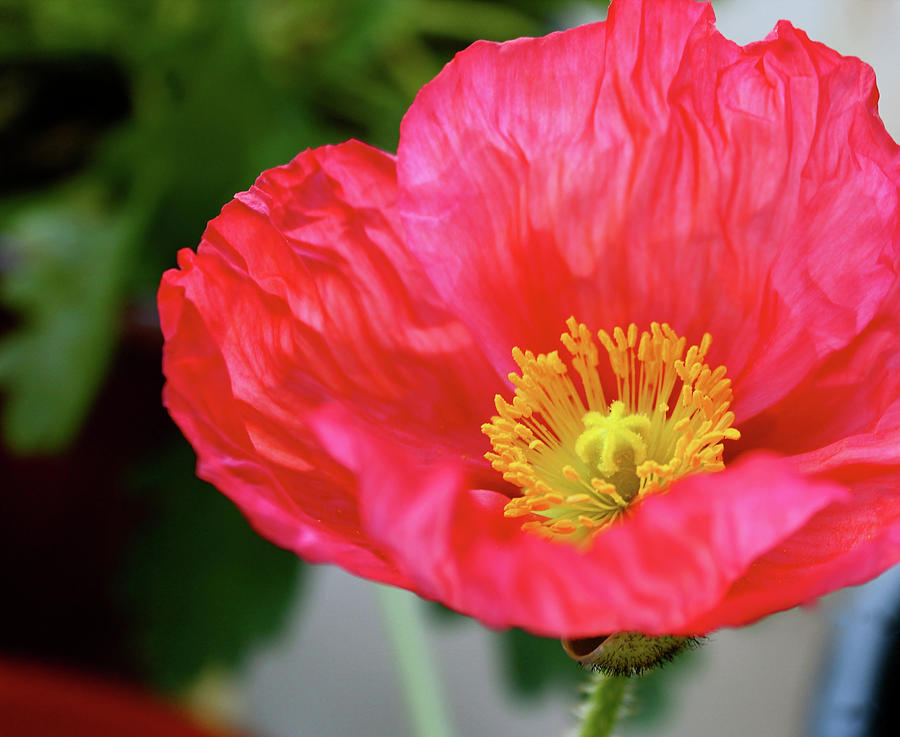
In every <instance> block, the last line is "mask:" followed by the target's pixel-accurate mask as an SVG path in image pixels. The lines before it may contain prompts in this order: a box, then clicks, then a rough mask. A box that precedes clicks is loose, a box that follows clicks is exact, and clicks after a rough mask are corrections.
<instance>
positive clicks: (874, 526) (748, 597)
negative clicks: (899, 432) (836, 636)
mask: <svg viewBox="0 0 900 737" xmlns="http://www.w3.org/2000/svg"><path fill="white" fill-rule="evenodd" d="M898 487H900V473H897V472H896V471H894V472H893V473H890V474H884V473H883V472H882V473H881V474H879V475H875V476H869V477H867V478H864V479H862V480H860V479H858V478H857V479H855V480H854V482H853V483H852V485H851V491H852V495H853V496H852V501H851V502H850V503H848V504H836V505H833V506H830V507H826V508H825V509H823V510H822V511H821V512H819V513H818V514H816V515H814V516H813V517H812V518H811V519H810V520H809V522H807V524H805V525H804V526H803V527H802V528H801V529H800V530H798V531H797V532H796V533H795V534H793V535H791V536H790V537H788V538H787V539H786V540H784V541H783V542H781V543H780V544H778V545H777V546H775V547H774V548H773V549H772V550H771V551H770V552H769V553H767V554H766V555H763V556H762V557H760V558H759V559H758V560H757V561H756V562H754V564H753V565H752V566H750V568H749V569H748V571H747V572H746V573H745V574H744V575H743V576H742V577H741V578H740V579H738V581H736V582H735V584H734V586H733V587H732V588H731V590H730V591H729V592H728V594H727V596H725V597H723V599H722V601H721V602H720V603H719V604H718V605H717V606H716V607H714V608H712V609H711V610H710V611H709V612H706V613H704V614H703V615H702V616H700V617H698V618H697V620H696V621H695V622H694V623H693V625H692V627H693V628H696V629H698V631H702V630H708V629H712V628H715V627H721V626H724V625H729V626H737V625H742V624H747V623H749V622H752V621H754V620H756V619H759V618H760V617H763V616H765V615H767V614H770V613H771V612H775V611H780V610H782V609H788V608H790V607H793V606H796V605H797V604H803V603H808V602H810V601H812V600H814V599H815V598H817V597H819V596H822V595H824V594H827V593H830V592H832V591H835V590H837V589H839V588H842V587H844V586H852V585H855V584H860V583H863V582H865V581H868V580H869V579H870V578H873V577H874V576H877V575H878V574H879V573H881V572H883V571H885V570H887V569H888V568H889V567H891V566H892V565H895V564H896V563H898V562H900V496H898V494H897V489H898Z"/></svg>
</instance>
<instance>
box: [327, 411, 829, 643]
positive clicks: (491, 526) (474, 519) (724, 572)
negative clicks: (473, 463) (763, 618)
mask: <svg viewBox="0 0 900 737" xmlns="http://www.w3.org/2000/svg"><path fill="white" fill-rule="evenodd" d="M316 427H317V431H318V433H319V434H320V437H321V439H322V442H323V443H325V444H326V445H327V447H328V448H329V449H330V451H331V452H332V454H333V455H334V457H335V459H336V460H338V461H339V462H341V463H345V464H347V465H348V466H350V467H351V468H352V470H353V471H355V472H356V473H357V474H358V476H359V483H360V489H361V499H362V506H361V514H362V520H363V525H364V527H365V530H366V532H367V534H368V535H370V536H371V537H372V538H373V539H374V540H377V541H379V542H380V543H381V544H382V545H383V546H384V547H385V549H386V550H389V551H390V555H391V556H392V559H393V561H394V564H395V565H396V566H397V568H398V569H399V570H401V571H403V572H404V574H405V575H407V576H408V577H409V578H410V580H411V581H412V582H413V584H414V589H415V590H416V591H418V592H419V593H420V594H422V595H423V596H426V597H429V598H434V599H438V600H440V601H442V602H444V603H445V604H447V605H449V606H451V607H453V608H455V609H458V610H459V611H461V612H463V613H465V614H469V615H472V616H474V617H477V618H478V619H480V620H481V621H482V622H484V623H485V624H488V625H490V626H497V627H503V626H510V625H515V626H521V627H524V628H526V629H529V630H531V631H533V632H536V633H540V634H546V635H555V636H560V635H566V636H585V635H595V634H598V633H607V632H617V631H621V630H640V631H643V632H647V633H660V634H661V633H672V632H679V631H682V630H684V629H685V628H687V627H689V625H690V622H691V621H692V620H693V619H695V618H696V617H697V616H698V615H700V614H702V613H703V612H705V611H707V610H708V609H710V608H712V607H714V606H715V605H716V603H717V602H718V601H719V600H720V599H721V597H722V596H723V595H724V594H725V592H726V591H727V590H728V589H729V587H730V586H731V584H732V583H733V582H734V581H735V580H736V579H738V578H739V577H740V576H741V575H742V574H744V573H745V571H746V570H747V569H748V567H749V566H750V565H751V563H752V562H753V561H754V560H756V559H757V558H758V557H759V556H761V555H763V554H765V553H766V552H768V551H769V550H770V549H772V548H773V546H776V545H778V544H780V543H781V542H782V541H784V540H785V539H787V538H789V537H790V535H791V534H792V533H794V532H795V531H796V530H797V529H799V528H800V527H802V526H803V525H804V524H805V523H806V522H807V521H808V520H809V518H810V517H811V516H812V515H814V514H815V513H816V512H818V511H819V510H821V509H823V508H824V507H826V506H827V505H829V504H832V503H834V502H836V501H839V500H842V499H845V498H846V496H847V494H846V491H845V490H844V489H843V488H842V487H841V486H839V485H837V484H834V483H830V482H822V481H814V480H810V479H807V478H804V477H802V476H801V475H799V474H798V473H797V472H796V471H794V470H793V468H792V466H791V464H790V463H789V462H787V461H785V460H783V459H779V458H776V457H773V456H771V455H766V454H758V455H755V456H754V457H750V458H746V459H743V460H742V461H740V462H738V463H736V464H735V465H734V466H733V467H732V468H730V469H728V470H727V471H725V472H723V473H721V474H716V475H701V476H695V477H690V478H688V479H686V480H684V481H681V482H679V483H678V484H677V485H676V486H675V487H674V488H673V489H672V491H671V492H670V493H668V494H666V495H661V496H655V497H651V498H649V499H647V500H646V502H644V503H643V504H642V505H641V506H640V507H639V508H638V509H636V510H635V511H634V513H633V514H632V515H631V516H630V517H628V518H627V520H625V521H623V522H622V523H620V524H617V525H614V526H613V527H611V528H610V529H608V530H606V531H605V532H603V533H602V534H600V535H599V536H598V537H597V539H596V541H595V544H594V545H593V547H592V548H591V550H589V551H588V552H586V553H583V552H580V551H578V550H576V549H575V548H573V547H571V546H569V545H566V544H560V543H554V542H548V541H546V540H543V539H541V538H539V537H537V536H535V535H532V534H530V533H526V532H523V531H522V530H521V520H513V519H507V518H505V517H504V516H503V506H504V504H505V503H506V501H507V498H506V497H504V496H502V495H501V494H498V493H497V492H492V491H485V490H470V489H468V488H466V483H465V481H466V479H465V474H464V472H463V469H462V468H461V467H460V466H459V465H458V464H454V463H451V462H447V463H444V464H441V465H438V466H436V467H430V468H423V467H422V466H421V465H420V464H418V463H417V462H416V460H415V459H414V458H411V457H409V455H408V454H407V453H406V452H404V451H403V450H402V449H401V448H399V447H397V446H394V445H390V444H389V443H387V442H385V441H384V440H383V439H380V438H377V437H374V436H370V435H368V434H366V433H365V432H360V431H359V429H357V428H355V427H354V425H353V422H352V421H349V420H348V419H347V418H346V416H344V415H343V413H342V411H340V410H335V409H333V408H332V409H326V410H323V412H322V413H321V414H320V415H318V416H317V419H316Z"/></svg>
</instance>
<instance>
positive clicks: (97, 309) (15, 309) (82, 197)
mask: <svg viewBox="0 0 900 737" xmlns="http://www.w3.org/2000/svg"><path fill="white" fill-rule="evenodd" d="M128 234H129V228H128V224H127V222H126V220H125V218H124V217H111V216H110V215H109V214H108V213H107V211H106V209H105V207H104V204H103V202H102V198H101V197H100V196H99V195H97V193H96V191H95V190H94V189H92V188H91V187H90V186H81V187H78V188H75V189H74V190H72V191H70V192H68V193H67V194H66V195H65V196H63V197H53V198H52V199H45V200H41V201H39V202H38V203H36V204H34V205H32V206H30V207H27V208H25V209H24V210H22V211H21V212H19V213H17V214H16V215H14V216H12V217H11V218H10V219H9V220H8V222H7V223H6V225H5V227H3V228H2V230H0V238H2V247H0V248H2V250H0V256H2V260H3V263H4V266H5V268H4V272H3V275H2V280H0V302H2V304H3V306H4V307H5V308H6V309H8V310H9V311H11V312H12V313H13V314H15V315H17V316H18V317H19V318H20V324H19V327H18V329H17V330H14V331H13V332H12V333H10V334H8V335H7V336H6V337H4V338H3V340H2V341H0V388H2V390H3V391H4V393H5V394H6V403H5V407H4V414H3V433H4V437H5V440H6V442H7V443H8V445H9V446H10V447H12V448H13V449H14V450H16V451H18V452H21V453H37V452H44V453H48V452H52V451H55V450H58V449H59V448H61V447H62V446H64V445H65V444H66V443H67V442H68V441H69V440H70V439H71V438H72V436H73V435H74V434H75V432H76V431H77V430H78V428H79V426H80V424H81V421H82V419H83V417H84V415H85V413H86V412H87V411H88V409H89V407H90V402H91V399H92V398H93V396H94V393H95V391H96V390H97V388H98V386H99V385H100V382H101V380H102V379H103V377H104V375H105V371H106V368H107V365H108V363H109V358H110V354H111V351H112V347H113V344H114V340H115V336H116V330H117V320H118V309H119V302H120V299H121V288H122V284H123V281H124V275H125V272H126V271H127V254H128V250H129V242H128V241H129V238H128Z"/></svg>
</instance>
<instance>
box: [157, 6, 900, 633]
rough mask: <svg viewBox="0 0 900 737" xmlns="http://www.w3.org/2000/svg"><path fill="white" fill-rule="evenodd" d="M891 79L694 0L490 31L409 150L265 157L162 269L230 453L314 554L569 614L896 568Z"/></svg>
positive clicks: (723, 610)
mask: <svg viewBox="0 0 900 737" xmlns="http://www.w3.org/2000/svg"><path fill="white" fill-rule="evenodd" d="M877 97H878V93H877V91H876V88H875V80H874V75H873V73H872V70H871V69H870V68H869V67H868V66H866V65H865V64H863V63H862V62H860V61H859V60H858V59H854V58H846V57H842V56H840V55H839V54H837V53H836V52H834V51H832V50H830V49H828V48H827V47H825V46H823V45H821V44H818V43H814V42H812V41H810V40H809V39H808V38H807V37H806V35H805V34H804V33H803V32H802V31H798V30H796V29H795V28H793V27H792V26H791V25H790V24H789V23H786V22H781V23H779V24H778V26H777V27H776V28H775V30H774V31H773V32H772V34H771V35H770V36H769V37H767V38H766V39H765V40H763V41H761V42H759V43H753V44H750V45H748V46H745V47H740V46H737V45H736V44H734V43H732V42H730V41H728V40H727V39H725V38H724V37H723V36H722V35H720V34H719V33H718V32H717V31H716V29H715V26H714V15H713V12H712V9H711V7H710V6H709V5H708V4H702V3H697V2H693V0H668V1H663V0H657V1H650V0H646V1H645V2H640V0H618V1H614V2H613V4H612V6H611V8H610V11H609V17H608V19H607V21H606V22H604V23H597V24H593V25H587V26H583V27H580V28H575V29H572V30H570V31H565V32H562V33H554V34H551V35H549V36H547V37H545V38H538V39H519V40H516V41H511V42H509V43H503V44H495V43H482V42H479V43H476V44H474V45H473V46H471V47H470V48H469V49H467V50H466V51H464V52H462V53H460V54H458V55H457V56H456V58H455V59H454V60H453V61H452V62H450V63H449V64H448V65H447V66H446V67H445V69H444V70H443V71H442V72H441V73H440V74H439V75H438V77H437V78H435V79H434V80H433V81H432V82H430V83H429V84H427V85H426V86H425V87H424V88H423V89H422V90H421V92H420V93H419V95H418V96H417V98H416V100H415V102H414V103H413V105H412V107H411V108H410V110H409V112H408V113H407V115H406V117H405V118H404V120H403V123H402V125H401V131H400V144H399V150H398V152H397V155H396V157H395V156H392V155H390V154H388V153H384V152H381V151H378V150H375V149H372V148H370V147H368V146H366V145H364V144H362V143H358V142H355V141H350V142H347V143H344V144H341V145H338V146H328V147H324V148H320V149H315V150H311V151H306V152H304V153H301V154H300V155H298V156H297V157H296V158H295V159H294V160H293V161H292V162H290V163H289V164H286V165H285V166H281V167H278V168H275V169H272V170H270V171H267V172H264V173H263V174H262V175H261V176H260V177H259V179H258V180H257V182H256V184H255V185H254V186H253V187H252V188H251V189H250V190H249V191H248V192H244V193H241V194H238V195H237V196H236V197H235V199H234V201H233V202H230V203H229V204H227V205H226V206H225V207H224V209H223V210H222V213H221V214H220V215H219V216H218V217H217V218H215V219H214V220H213V221H212V222H210V224H209V227H208V228H207V230H206V232H205V234H204V236H203V240H202V242H201V243H200V246H199V248H198V249H197V251H196V253H195V252H193V251H190V250H183V251H181V253H180V254H179V268H178V269H176V270H171V271H169V272H167V273H166V274H165V276H164V277H163V281H162V285H161V288H160V292H159V308H160V316H161V321H162V328H163V332H164V334H165V338H166V347H165V356H164V370H165V374H166V377H167V384H166V388H165V403H166V405H167V407H168V408H169V411H170V412H171V414H172V417H173V418H174V419H175V421H176V422H177V423H178V425H179V426H180V427H181V429H182V430H183V431H184V433H185V435H186V436H187V437H188V439H189V440H190V441H191V443H192V444H193V446H194V448H195V449H196V451H197V454H198V457H199V463H198V473H199V475H200V476H201V477H203V478H204V479H207V480H208V481H210V482H212V483H213V484H215V485H216V486H217V487H218V488H219V489H220V490H221V491H222V492H224V493H225V494H227V495H228V496H229V497H230V498H231V499H232V500H233V501H234V502H235V503H236V504H237V505H238V507H239V508H240V509H241V510H242V511H243V513H244V514H245V515H246V516H247V518H248V519H249V520H250V521H251V523H252V524H253V525H254V526H255V527H256V529H257V530H258V531H259V532H260V533H261V534H262V535H264V536H266V537H267V538H269V539H270V540H272V541H273V542H275V543H277V544H278V545H281V546H283V547H286V548H289V549H291V550H293V551H296V553H297V554H298V555H301V556H303V557H304V558H305V559H307V560H309V561H312V562H317V563H334V564H337V565H340V566H342V567H343V568H345V569H346V570H348V571H350V572H351V573H354V574H356V575H359V576H364V577H366V578H370V579H373V580H375V581H381V582H384V583H389V584H393V585H396V586H402V587H405V588H408V589H411V590H413V591H416V592H418V593H419V594H420V595H422V596H424V597H427V598H430V599H436V600H439V601H441V602H444V603H445V604H447V605H448V606H450V607H453V608H455V609H457V610H459V611H461V612H464V613H466V614H469V615H472V616H474V617H477V618H478V619H480V620H481V621H483V622H485V623H486V624H488V625H491V626H509V625H517V626H522V627H525V628H527V629H529V630H531V631H533V632H536V633H542V634H548V635H556V636H566V637H580V636H590V635H596V634H601V633H612V632H622V631H639V632H644V633H646V634H663V633H673V634H686V633H702V632H706V631H709V630H711V629H713V628H716V627H721V626H725V625H740V624H744V623H747V622H750V621H752V620H755V619H757V618H759V617H761V616H763V615H765V614H768V613H771V612H774V611H777V610H781V609H785V608H788V607H792V606H794V605H797V604H799V603H803V602H808V601H810V600H812V599H814V598H816V597H818V596H821V595H823V594H826V593H828V592H830V591H832V590H834V589H836V588H838V587H842V586H846V585H850V584H856V583H860V582H862V581H865V580H867V579H869V578H871V577H872V576H875V575H876V574H878V573H879V572H881V571H883V570H884V569H885V568H887V567H888V566H890V565H892V564H893V563H895V562H896V561H897V560H898V559H900V486H898V481H900V370H898V369H900V365H898V364H900V351H898V349H897V346H898V344H900V343H898V337H900V303H898V296H900V286H898V264H900V260H898V250H900V209H898V185H900V153H898V147H897V145H896V144H895V143H894V142H893V140H892V139H891V137H890V136H889V135H888V134H887V133H886V132H885V130H884V127H883V125H882V123H881V121H880V120H879V118H878V114H877V107H876V103H877ZM570 318H574V320H570ZM567 321H568V324H567ZM632 324H634V325H636V326H637V327H636V328H629V326H630V325H632ZM582 325H583V326H586V327H582ZM670 326H671V327H670ZM616 328H619V330H616ZM596 331H605V332H604V333H602V334H601V335H600V336H599V337H597V336H598V333H597V332H596ZM643 332H646V337H641V335H642V334H643ZM561 333H566V335H565V336H564V338H563V339H562V343H561V340H560V334H561ZM607 333H608V334H609V335H607ZM707 335H708V336H711V339H712V341H711V343H710V339H709V338H708V337H706V336H707ZM691 346H693V347H691ZM514 348H516V349H520V350H516V351H515V355H516V358H517V359H518V360H517V361H514V359H513V349H514ZM540 356H543V357H540ZM517 364H518V365H517ZM720 365H721V366H723V367H724V368H723V369H718V368H717V367H718V366H720ZM510 372H515V374H516V375H515V376H512V377H511V378H510V376H509V375H510ZM514 395H515V396H517V398H516V399H514ZM495 397H499V398H497V399H496V400H495ZM492 418H493V419H492ZM482 426H484V428H483V427H482ZM485 453H488V458H487V459H486V458H485ZM492 466H493V467H492Z"/></svg>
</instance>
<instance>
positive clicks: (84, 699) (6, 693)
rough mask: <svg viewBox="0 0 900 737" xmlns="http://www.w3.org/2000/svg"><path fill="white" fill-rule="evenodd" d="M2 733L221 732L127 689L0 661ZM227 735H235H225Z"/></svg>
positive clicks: (19, 736) (148, 735)
mask: <svg viewBox="0 0 900 737" xmlns="http://www.w3.org/2000/svg"><path fill="white" fill-rule="evenodd" d="M0 734H2V735H3V737H225V734H224V733H222V732H219V731H215V730H211V729H209V728H207V727H203V726H201V725H198V724H196V723H194V722H192V721H191V720H190V719H189V718H188V717H187V716H185V715H184V714H182V713H181V712H180V711H178V710H177V709H176V708H174V707H173V706H171V705H169V704H166V703H165V702H163V701H160V700H159V699H157V698H154V697H152V696H150V695H149V694H146V693H143V692H141V691H138V690H136V689H133V688H129V687H126V686H122V685H118V684H115V683H110V682H106V681H101V680H99V679H97V678H95V677H92V676H88V675H85V674H81V673H77V672H75V671H65V670H61V669H51V668H47V667H44V666H39V665H35V664H31V663H24V662H16V661H3V660H0ZM231 737H236V736H235V735H233V733H232V735H231Z"/></svg>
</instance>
